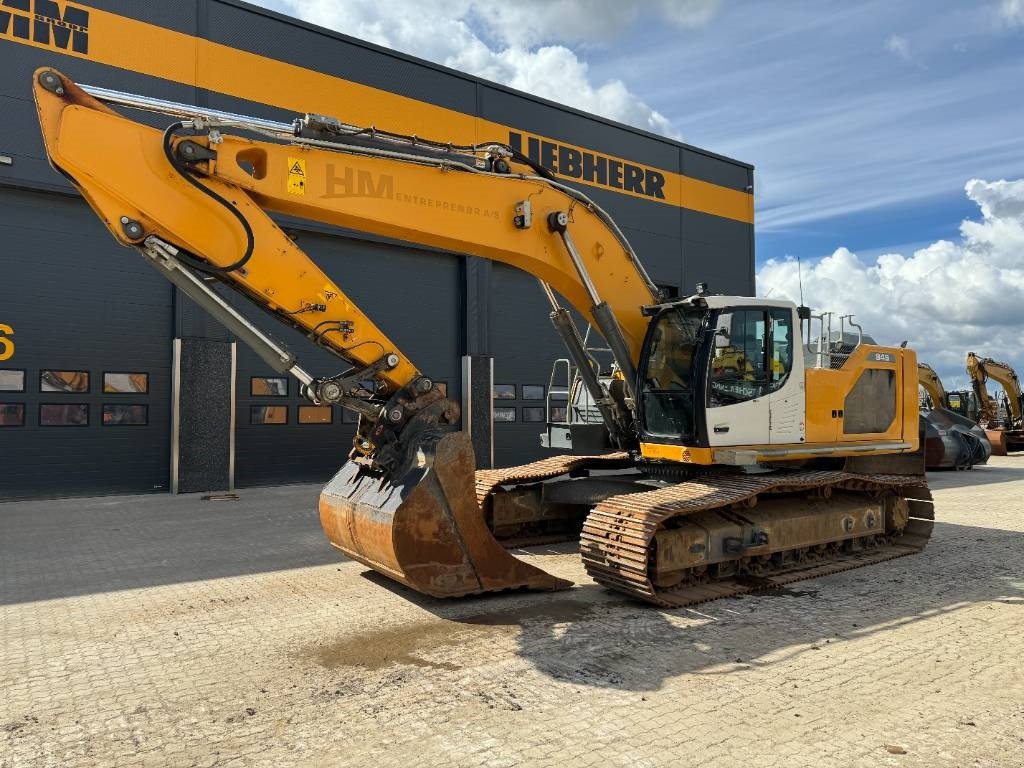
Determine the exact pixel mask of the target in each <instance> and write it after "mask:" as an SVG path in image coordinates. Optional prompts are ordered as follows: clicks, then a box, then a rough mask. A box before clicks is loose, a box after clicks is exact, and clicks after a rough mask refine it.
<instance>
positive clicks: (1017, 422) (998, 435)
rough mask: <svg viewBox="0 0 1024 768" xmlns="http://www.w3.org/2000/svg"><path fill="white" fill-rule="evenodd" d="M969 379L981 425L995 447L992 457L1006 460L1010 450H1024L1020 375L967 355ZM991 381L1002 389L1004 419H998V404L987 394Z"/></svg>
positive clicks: (1007, 366)
mask: <svg viewBox="0 0 1024 768" xmlns="http://www.w3.org/2000/svg"><path fill="white" fill-rule="evenodd" d="M967 375H968V376H970V378H971V386H972V387H973V389H974V395H975V397H976V398H977V400H978V410H979V414H978V424H979V425H980V426H981V428H982V429H984V430H985V434H986V435H988V439H989V442H991V443H992V453H994V454H995V455H996V456H1005V455H1006V452H1007V451H1008V450H1009V451H1020V450H1024V394H1022V393H1021V388H1020V381H1019V380H1018V379H1017V373H1016V372H1015V371H1014V370H1013V368H1011V367H1010V366H1009V365H1008V364H1006V363H1000V362H998V361H996V360H993V359H992V358H991V357H978V356H977V355H975V354H974V353H973V352H968V353H967ZM989 379H992V380H994V381H995V382H996V383H998V384H999V385H1000V386H1001V387H1002V388H1003V393H1004V400H1003V406H1004V412H1005V414H1006V415H1005V417H1000V416H999V410H1000V408H999V402H998V401H997V400H996V399H995V398H993V397H991V396H990V395H989V393H988V388H987V387H986V383H987V382H988V380H989Z"/></svg>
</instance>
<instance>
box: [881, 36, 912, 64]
mask: <svg viewBox="0 0 1024 768" xmlns="http://www.w3.org/2000/svg"><path fill="white" fill-rule="evenodd" d="M885 50H887V51H888V52H889V53H894V54H896V55H897V56H899V57H900V58H901V59H903V60H904V61H910V41H909V40H908V39H907V38H905V37H903V36H902V35H889V37H887V38H886V39H885Z"/></svg>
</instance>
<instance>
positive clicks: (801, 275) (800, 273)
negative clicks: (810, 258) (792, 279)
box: [796, 256, 804, 307]
mask: <svg viewBox="0 0 1024 768" xmlns="http://www.w3.org/2000/svg"><path fill="white" fill-rule="evenodd" d="M796 279H797V282H799V283H800V306H801V307H802V306H803V305H804V273H803V268H802V266H801V264H800V257H799V256H797V257H796Z"/></svg>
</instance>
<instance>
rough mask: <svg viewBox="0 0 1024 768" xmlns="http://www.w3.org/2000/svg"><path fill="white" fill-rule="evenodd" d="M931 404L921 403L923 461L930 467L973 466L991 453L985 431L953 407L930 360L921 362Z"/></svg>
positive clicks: (926, 391) (981, 462) (919, 370)
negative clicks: (925, 405)
mask: <svg viewBox="0 0 1024 768" xmlns="http://www.w3.org/2000/svg"><path fill="white" fill-rule="evenodd" d="M917 368H918V375H919V377H920V383H921V387H922V389H924V391H925V393H926V394H927V398H928V407H924V406H922V409H921V420H922V422H923V425H924V463H925V467H926V468H928V469H970V468H971V467H973V466H975V465H977V464H984V463H985V462H987V461H988V459H989V457H990V456H991V455H992V446H991V444H990V443H989V441H988V436H987V435H986V434H985V430H984V429H982V428H981V427H980V426H978V424H977V423H976V422H974V421H971V420H970V419H969V418H967V417H966V416H962V415H960V414H959V413H957V412H956V411H954V410H952V409H951V408H950V401H949V396H948V395H947V394H946V388H945V387H944V386H942V379H940V378H939V374H937V373H936V372H935V369H934V368H932V367H931V366H930V365H928V363H918V364H917Z"/></svg>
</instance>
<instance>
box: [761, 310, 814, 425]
mask: <svg viewBox="0 0 1024 768" xmlns="http://www.w3.org/2000/svg"><path fill="white" fill-rule="evenodd" d="M768 321H769V326H770V327H769V345H768V349H769V351H770V355H771V361H770V372H769V373H770V375H769V388H770V389H771V392H770V394H769V395H768V431H769V440H768V442H769V443H771V444H772V445H785V444H790V443H792V444H796V443H802V442H804V440H805V439H806V435H807V432H806V418H805V413H806V394H805V392H806V388H805V383H804V350H803V346H802V345H801V344H800V340H799V333H798V332H797V330H796V329H799V327H800V321H799V319H798V317H797V315H796V310H794V309H789V308H781V307H780V308H777V309H771V310H769V311H768Z"/></svg>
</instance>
